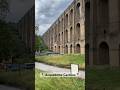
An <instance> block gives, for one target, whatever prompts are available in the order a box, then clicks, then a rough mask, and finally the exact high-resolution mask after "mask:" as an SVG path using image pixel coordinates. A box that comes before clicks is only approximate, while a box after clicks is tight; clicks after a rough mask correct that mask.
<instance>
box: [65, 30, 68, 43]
mask: <svg viewBox="0 0 120 90" xmlns="http://www.w3.org/2000/svg"><path fill="white" fill-rule="evenodd" d="M65 39H66V40H65V42H66V43H67V42H68V30H65Z"/></svg>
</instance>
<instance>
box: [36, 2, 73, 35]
mask: <svg viewBox="0 0 120 90" xmlns="http://www.w3.org/2000/svg"><path fill="white" fill-rule="evenodd" d="M72 1H73V0H35V17H36V23H37V24H39V34H40V35H42V34H43V33H44V32H45V31H46V30H47V29H48V28H49V27H50V26H51V24H52V23H53V22H54V21H55V20H56V19H57V18H58V16H59V15H60V14H61V13H62V12H63V11H64V10H65V8H67V6H68V5H69V4H70V3H71V2H72Z"/></svg>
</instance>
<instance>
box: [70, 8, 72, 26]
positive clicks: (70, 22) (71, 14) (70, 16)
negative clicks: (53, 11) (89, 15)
mask: <svg viewBox="0 0 120 90" xmlns="http://www.w3.org/2000/svg"><path fill="white" fill-rule="evenodd" d="M72 24H73V9H71V10H70V25H72Z"/></svg>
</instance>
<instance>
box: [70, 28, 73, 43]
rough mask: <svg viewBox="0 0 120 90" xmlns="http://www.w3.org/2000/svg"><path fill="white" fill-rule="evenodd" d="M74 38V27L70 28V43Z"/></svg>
mask: <svg viewBox="0 0 120 90" xmlns="http://www.w3.org/2000/svg"><path fill="white" fill-rule="evenodd" d="M72 38H73V29H72V27H71V28H70V41H72Z"/></svg>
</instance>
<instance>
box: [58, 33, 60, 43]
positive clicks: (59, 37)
mask: <svg viewBox="0 0 120 90" xmlns="http://www.w3.org/2000/svg"><path fill="white" fill-rule="evenodd" d="M58 41H59V44H60V33H59V35H58Z"/></svg>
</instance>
